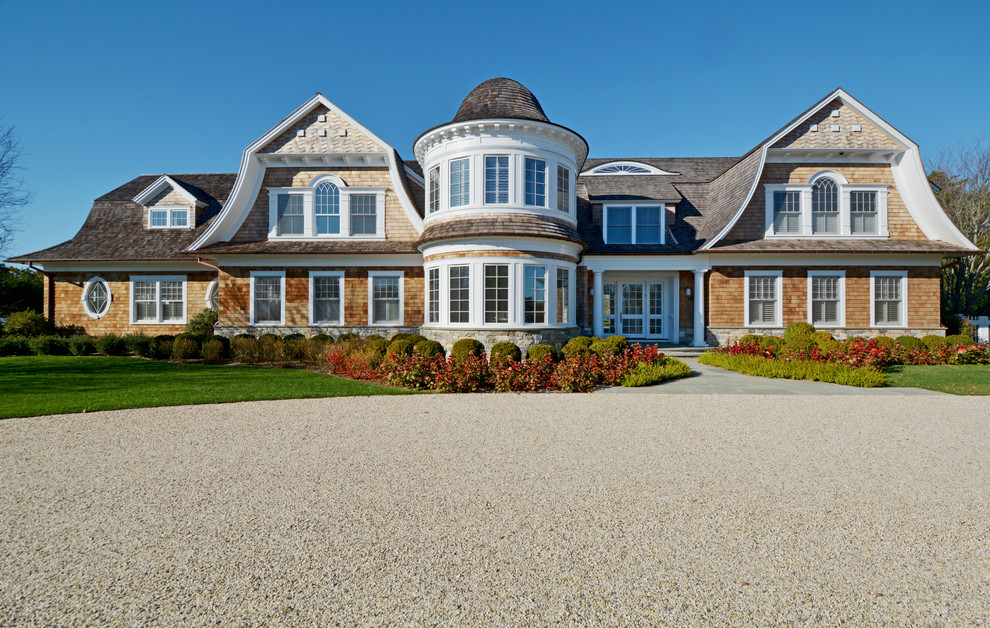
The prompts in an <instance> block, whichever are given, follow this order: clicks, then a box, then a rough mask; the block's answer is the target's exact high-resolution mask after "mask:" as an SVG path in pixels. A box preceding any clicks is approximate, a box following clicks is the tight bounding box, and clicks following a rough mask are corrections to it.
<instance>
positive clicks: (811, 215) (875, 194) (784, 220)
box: [766, 171, 888, 238]
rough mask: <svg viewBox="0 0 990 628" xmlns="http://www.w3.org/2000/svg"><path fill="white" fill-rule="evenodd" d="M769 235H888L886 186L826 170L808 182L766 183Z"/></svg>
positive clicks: (814, 236) (824, 236)
mask: <svg viewBox="0 0 990 628" xmlns="http://www.w3.org/2000/svg"><path fill="white" fill-rule="evenodd" d="M766 235H767V236H769V237H774V236H776V237H805V238H809V237H810V238H833V237H881V238H883V237H887V236H888V231H887V185H886V184H882V183H877V184H873V183H849V182H847V181H846V180H845V178H844V177H843V176H842V175H841V174H840V173H838V172H834V171H827V172H826V173H818V174H816V175H814V176H813V177H811V178H810V179H809V180H808V182H807V183H772V184H767V186H766Z"/></svg>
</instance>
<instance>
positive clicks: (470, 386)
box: [434, 355, 491, 392]
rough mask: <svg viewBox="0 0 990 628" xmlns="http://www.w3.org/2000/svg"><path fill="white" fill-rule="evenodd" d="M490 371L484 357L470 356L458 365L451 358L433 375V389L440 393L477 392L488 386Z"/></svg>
mask: <svg viewBox="0 0 990 628" xmlns="http://www.w3.org/2000/svg"><path fill="white" fill-rule="evenodd" d="M490 379H491V370H490V369H489V366H488V360H486V359H485V358H484V357H478V356H475V355H470V356H468V357H466V358H464V359H462V360H461V361H460V362H459V363H458V362H456V361H455V360H454V357H453V356H451V357H449V358H447V360H446V366H444V367H443V368H441V369H439V370H438V371H437V373H436V375H435V380H434V382H435V383H434V388H435V389H436V390H439V391H440V392H477V391H479V390H481V389H482V388H486V387H487V386H488V385H489V381H490Z"/></svg>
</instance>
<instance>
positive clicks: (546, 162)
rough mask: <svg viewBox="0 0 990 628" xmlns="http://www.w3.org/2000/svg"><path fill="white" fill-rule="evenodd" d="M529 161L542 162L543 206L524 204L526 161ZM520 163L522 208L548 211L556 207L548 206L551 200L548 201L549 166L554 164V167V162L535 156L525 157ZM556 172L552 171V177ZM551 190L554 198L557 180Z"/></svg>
mask: <svg viewBox="0 0 990 628" xmlns="http://www.w3.org/2000/svg"><path fill="white" fill-rule="evenodd" d="M530 159H532V160H533V161H542V162H543V204H542V205H539V204H536V203H527V202H526V161H527V160H530ZM520 161H521V162H522V204H523V206H524V207H533V208H536V209H550V208H551V207H556V205H552V206H551V205H550V202H551V199H550V196H551V193H550V165H551V164H554V165H555V162H552V161H551V160H549V159H546V158H545V157H537V156H536V155H526V156H524V157H523V158H522V159H521V160H520ZM534 172H538V171H534ZM556 172H557V171H556V170H554V175H556ZM553 189H554V192H553V196H554V197H556V195H557V179H556V178H555V179H554V182H553ZM553 200H554V202H556V198H554V199H553ZM555 211H556V210H555Z"/></svg>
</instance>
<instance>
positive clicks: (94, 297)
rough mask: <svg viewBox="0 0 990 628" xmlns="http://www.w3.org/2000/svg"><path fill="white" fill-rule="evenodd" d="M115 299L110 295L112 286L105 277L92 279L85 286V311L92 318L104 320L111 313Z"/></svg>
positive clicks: (83, 296)
mask: <svg viewBox="0 0 990 628" xmlns="http://www.w3.org/2000/svg"><path fill="white" fill-rule="evenodd" d="M112 301H113V297H112V295H111V294H110V284H108V283H107V282H106V280H105V279H103V277H100V276H96V277H90V278H89V281H87V282H86V284H85V285H84V286H83V292H82V302H83V309H85V310H86V314H87V315H89V317H90V318H97V319H99V318H103V317H104V316H106V313H107V312H108V311H110V303H111V302H112Z"/></svg>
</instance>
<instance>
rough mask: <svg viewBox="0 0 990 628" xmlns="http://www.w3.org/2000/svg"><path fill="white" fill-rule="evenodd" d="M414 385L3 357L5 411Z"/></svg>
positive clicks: (0, 413) (388, 391) (123, 361)
mask: <svg viewBox="0 0 990 628" xmlns="http://www.w3.org/2000/svg"><path fill="white" fill-rule="evenodd" d="M409 392H410V391H406V390H400V389H397V388H386V387H384V386H376V385H374V384H366V383H362V382H356V381H353V380H349V379H341V378H339V377H331V376H329V375H321V374H320V373H313V372H311V371H306V370H302V369H285V368H262V367H255V366H211V365H206V364H172V363H169V362H154V361H151V360H141V359H138V358H126V357H120V358H111V357H103V356H99V357H97V356H93V357H53V356H45V357H42V356H37V357H16V358H0V418H10V417H24V416H37V415H41V414H61V413H68V412H83V411H89V412H92V411H95V410H120V409H123V408H148V407H153V406H177V405H185V404H195V403H224V402H231V401H259V400H264V399H304V398H315V397H348V396H352V395H396V394H408V393H409Z"/></svg>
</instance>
